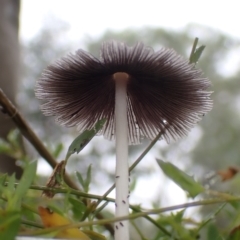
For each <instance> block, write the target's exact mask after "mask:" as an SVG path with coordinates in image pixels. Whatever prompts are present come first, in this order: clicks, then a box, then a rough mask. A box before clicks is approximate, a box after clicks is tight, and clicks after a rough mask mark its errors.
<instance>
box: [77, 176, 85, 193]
mask: <svg viewBox="0 0 240 240" xmlns="http://www.w3.org/2000/svg"><path fill="white" fill-rule="evenodd" d="M76 176H77V179H78V181H79V183H80V184H81V186H82V188H83V189H84V188H85V182H84V179H83V177H82V175H81V173H80V172H76Z"/></svg>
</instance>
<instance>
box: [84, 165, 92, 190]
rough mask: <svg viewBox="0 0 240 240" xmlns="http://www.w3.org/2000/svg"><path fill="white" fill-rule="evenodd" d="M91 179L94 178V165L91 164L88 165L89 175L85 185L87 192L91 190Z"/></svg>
mask: <svg viewBox="0 0 240 240" xmlns="http://www.w3.org/2000/svg"><path fill="white" fill-rule="evenodd" d="M91 179H92V165H91V164H90V165H89V166H88V170H87V177H86V180H85V186H86V189H85V192H88V191H89V186H90V183H91Z"/></svg>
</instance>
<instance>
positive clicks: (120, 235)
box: [114, 73, 129, 240]
mask: <svg viewBox="0 0 240 240" xmlns="http://www.w3.org/2000/svg"><path fill="white" fill-rule="evenodd" d="M114 79H115V86H116V91H115V123H116V125H115V130H116V132H115V136H116V208H115V216H116V217H121V216H124V215H125V216H126V215H128V214H129V203H128V194H129V192H128V191H129V190H128V184H129V180H128V178H129V173H128V122H127V90H126V89H127V80H128V75H127V74H126V73H115V74H114ZM123 239H124V240H128V239H129V228H128V221H122V222H116V223H115V240H123Z"/></svg>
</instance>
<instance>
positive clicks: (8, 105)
mask: <svg viewBox="0 0 240 240" xmlns="http://www.w3.org/2000/svg"><path fill="white" fill-rule="evenodd" d="M0 105H1V106H2V112H3V113H6V114H8V115H9V117H10V118H11V120H12V121H13V122H14V123H15V124H16V126H17V127H18V129H19V130H20V132H21V133H22V135H23V136H24V137H25V138H26V139H27V140H28V141H29V142H30V143H31V144H32V145H33V146H34V148H35V149H36V150H37V152H38V153H39V155H40V156H41V157H43V158H44V159H45V160H46V161H47V162H48V163H49V164H50V165H51V167H52V168H54V167H55V166H56V165H57V162H56V160H55V159H54V158H53V156H52V155H51V153H50V152H49V151H48V150H47V149H46V147H45V146H44V145H43V143H42V142H41V140H40V139H39V138H38V137H37V135H36V134H35V133H34V132H33V130H32V129H31V127H30V126H29V125H28V123H27V122H26V120H25V119H24V118H23V117H22V115H21V114H20V113H19V112H18V110H17V108H16V107H15V106H14V105H13V104H12V102H11V101H10V100H9V99H8V98H7V96H6V95H5V94H4V92H3V91H2V89H1V88H0ZM64 180H65V182H66V184H67V185H69V186H70V187H71V188H73V189H79V187H78V186H77V185H76V184H75V183H74V182H73V181H72V180H71V178H70V177H69V176H68V175H67V174H65V175H64ZM97 218H99V219H102V218H103V217H102V216H101V214H98V215H97ZM105 227H106V229H107V230H108V231H109V232H110V233H111V235H113V234H114V230H113V227H112V226H111V225H109V224H108V225H105Z"/></svg>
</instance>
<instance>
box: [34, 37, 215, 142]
mask: <svg viewBox="0 0 240 240" xmlns="http://www.w3.org/2000/svg"><path fill="white" fill-rule="evenodd" d="M117 72H125V73H127V74H128V75H129V80H128V83H127V105H128V109H127V119H128V138H129V144H138V143H139V142H140V141H141V139H142V138H144V137H146V138H149V139H153V138H155V137H156V135H157V134H158V133H159V132H161V133H162V136H163V138H165V139H166V140H167V142H169V141H170V140H171V139H174V140H176V139H177V138H180V137H183V136H185V135H187V133H188V132H189V131H190V129H191V128H192V127H193V126H194V125H195V124H196V123H197V122H198V121H199V120H200V119H201V118H202V116H203V115H204V114H206V113H207V112H208V111H210V110H211V108H212V100H211V99H210V95H211V92H209V91H207V89H208V87H209V86H210V85H211V83H210V81H209V80H208V79H207V78H205V77H203V76H202V75H203V74H202V71H201V70H198V69H196V68H195V66H194V65H193V64H189V61H188V60H185V59H184V58H183V57H181V56H179V55H178V54H177V53H176V52H175V51H174V50H172V49H164V48H162V49H161V50H159V51H156V52H154V51H153V49H152V48H150V47H146V46H145V45H144V44H143V43H137V44H136V45H134V46H132V47H129V46H127V45H126V44H125V43H122V42H117V41H109V42H105V43H103V45H102V47H101V50H100V58H99V59H98V58H96V57H94V56H93V55H91V54H90V53H88V52H86V51H84V50H81V49H80V50H78V51H76V53H75V54H69V55H67V56H66V57H63V58H61V59H59V60H57V61H56V62H55V63H53V64H51V65H49V66H48V67H47V68H46V69H45V70H44V72H43V73H42V76H41V78H40V79H39V80H38V81H37V83H36V89H35V94H36V97H37V98H39V99H41V100H44V101H45V103H43V104H42V106H41V110H42V111H43V113H44V114H45V115H46V116H55V120H56V121H57V122H58V123H60V124H62V125H65V126H67V127H73V126H77V127H78V129H79V130H80V131H84V130H85V129H91V128H93V127H94V125H95V123H96V122H97V121H98V120H100V119H102V118H105V119H106V123H105V125H104V127H103V129H102V131H101V133H102V134H103V135H104V137H106V138H107V139H110V140H112V139H114V138H115V114H114V109H115V81H114V78H113V75H114V73H117Z"/></svg>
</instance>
